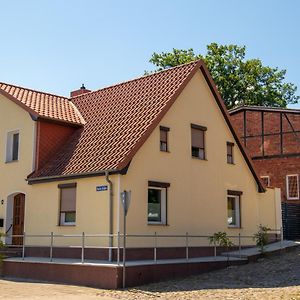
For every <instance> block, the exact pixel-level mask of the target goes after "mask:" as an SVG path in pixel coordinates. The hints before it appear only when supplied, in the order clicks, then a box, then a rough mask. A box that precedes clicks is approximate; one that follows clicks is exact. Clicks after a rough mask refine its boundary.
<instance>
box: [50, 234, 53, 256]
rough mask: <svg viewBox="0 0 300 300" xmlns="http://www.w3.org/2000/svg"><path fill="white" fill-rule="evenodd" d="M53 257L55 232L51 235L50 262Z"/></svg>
mask: <svg viewBox="0 0 300 300" xmlns="http://www.w3.org/2000/svg"><path fill="white" fill-rule="evenodd" d="M52 258H53V232H51V237H50V262H52Z"/></svg>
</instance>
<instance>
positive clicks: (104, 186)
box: [96, 185, 108, 192]
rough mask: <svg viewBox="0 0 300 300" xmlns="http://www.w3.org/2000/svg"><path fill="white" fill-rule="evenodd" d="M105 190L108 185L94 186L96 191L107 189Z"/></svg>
mask: <svg viewBox="0 0 300 300" xmlns="http://www.w3.org/2000/svg"><path fill="white" fill-rule="evenodd" d="M107 190H108V186H107V185H99V186H96V191H97V192H103V191H107Z"/></svg>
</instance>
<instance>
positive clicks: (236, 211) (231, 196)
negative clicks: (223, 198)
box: [227, 191, 241, 228]
mask: <svg viewBox="0 0 300 300" xmlns="http://www.w3.org/2000/svg"><path fill="white" fill-rule="evenodd" d="M240 195H241V192H235V191H231V193H230V192H228V195H227V226H228V227H237V228H239V227H241V201H240Z"/></svg>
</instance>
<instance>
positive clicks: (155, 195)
mask: <svg viewBox="0 0 300 300" xmlns="http://www.w3.org/2000/svg"><path fill="white" fill-rule="evenodd" d="M169 186H170V184H169V183H164V182H154V181H149V183H148V224H158V225H165V224H167V188H168V187H169Z"/></svg>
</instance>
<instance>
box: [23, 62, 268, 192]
mask: <svg viewBox="0 0 300 300" xmlns="http://www.w3.org/2000/svg"><path fill="white" fill-rule="evenodd" d="M198 70H200V71H201V72H202V73H203V75H204V78H205V80H206V81H207V83H208V86H209V88H210V90H211V92H212V94H213V95H214V98H215V99H216V102H217V103H218V106H219V108H220V110H221V112H222V114H223V116H224V118H225V121H226V123H227V124H228V126H229V128H230V130H231V132H232V133H233V135H234V138H235V139H236V142H237V145H238V146H239V147H240V149H241V152H242V154H243V156H244V158H245V160H246V162H247V164H248V166H249V168H250V170H251V172H252V174H253V176H254V177H255V180H256V181H257V184H258V186H259V189H260V190H261V191H263V190H264V188H263V186H262V184H261V181H260V179H259V177H258V176H257V174H256V172H255V170H254V167H253V165H252V163H251V161H250V159H249V157H248V156H247V154H246V152H245V149H244V148H243V146H242V143H241V142H240V141H239V138H238V136H237V135H236V133H235V131H234V129H233V127H232V124H231V122H230V119H229V115H228V113H227V109H226V108H225V105H224V103H223V100H222V99H221V97H220V94H219V93H218V91H217V88H216V86H215V85H214V83H213V81H212V78H211V77H210V74H209V72H208V70H207V69H206V67H205V65H204V63H203V61H196V62H192V63H189V64H185V65H181V66H178V67H175V68H171V69H168V70H165V71H161V72H157V73H154V74H151V75H148V76H143V77H140V78H137V79H134V80H130V81H127V82H123V83H120V84H117V85H114V86H111V87H107V88H104V89H101V90H98V91H95V92H90V93H87V94H83V95H80V96H77V97H74V98H72V102H73V103H74V104H75V105H76V107H77V108H78V110H79V111H80V113H81V114H82V116H83V118H84V119H85V121H86V124H85V126H84V127H83V128H81V129H79V130H77V131H76V132H75V133H74V135H73V136H72V137H71V138H70V140H69V142H68V143H67V144H66V146H65V147H64V148H63V149H61V150H60V151H59V152H58V153H56V155H55V159H53V160H51V161H49V163H48V164H46V165H45V166H44V167H43V168H42V169H41V170H38V171H36V172H35V173H34V174H32V175H31V176H30V177H31V178H29V181H30V182H31V183H33V182H39V181H43V180H49V179H50V178H52V179H54V178H57V179H58V178H62V177H63V178H70V177H74V176H76V175H85V176H87V175H88V174H90V175H95V174H102V173H103V172H104V171H106V170H109V171H110V172H120V171H121V170H122V169H124V168H126V166H128V164H129V163H130V161H131V159H132V158H133V156H134V155H135V153H136V152H137V151H138V150H139V148H140V147H141V146H142V145H143V143H144V142H145V141H146V140H147V138H148V137H149V135H150V134H151V133H152V131H153V130H154V129H155V128H156V126H157V125H158V124H159V122H160V121H161V119H162V118H163V116H164V115H165V114H166V113H167V111H168V110H169V108H170V107H171V106H172V104H173V103H174V102H175V101H176V99H177V97H178V95H179V94H180V93H181V91H182V90H183V89H184V88H185V86H186V85H187V83H188V82H189V81H190V79H191V78H192V77H193V75H194V74H195V73H196V72H197V71H198Z"/></svg>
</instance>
